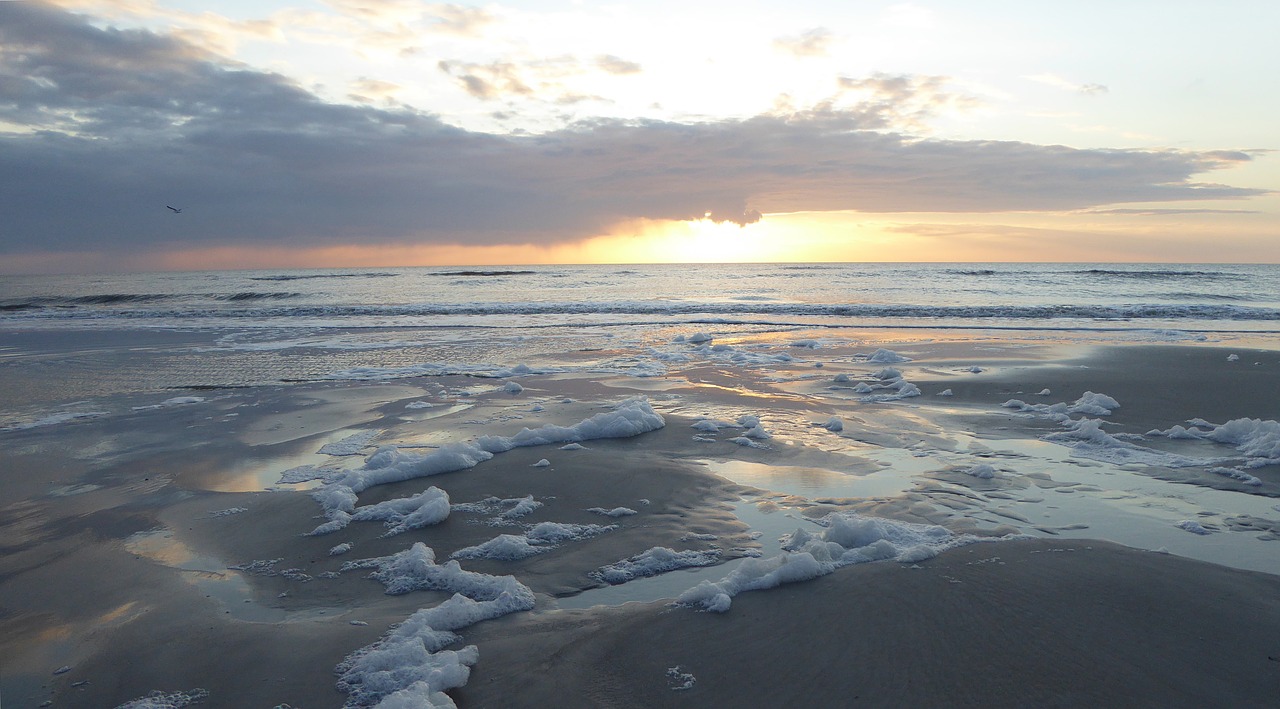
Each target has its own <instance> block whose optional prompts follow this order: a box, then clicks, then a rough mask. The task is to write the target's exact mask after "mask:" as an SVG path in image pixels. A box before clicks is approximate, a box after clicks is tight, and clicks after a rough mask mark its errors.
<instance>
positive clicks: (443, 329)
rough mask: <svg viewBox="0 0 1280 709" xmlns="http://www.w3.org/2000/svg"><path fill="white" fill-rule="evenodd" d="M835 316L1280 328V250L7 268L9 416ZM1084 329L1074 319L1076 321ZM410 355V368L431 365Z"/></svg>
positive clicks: (1103, 333) (938, 324) (1243, 336)
mask: <svg viewBox="0 0 1280 709" xmlns="http://www.w3.org/2000/svg"><path fill="white" fill-rule="evenodd" d="M712 327H714V328H715V329H716V331H717V332H718V333H720V334H721V335H724V334H733V333H735V332H736V333H740V334H743V335H749V334H758V333H767V332H786V331H788V330H800V329H817V330H819V331H821V330H822V329H824V328H841V329H846V330H848V329H855V330H857V329H863V330H868V331H873V332H874V331H877V330H880V331H884V330H896V331H908V332H909V331H912V330H929V331H931V332H935V333H936V332H938V331H946V332H950V333H952V334H953V336H956V337H982V336H984V335H985V336H986V337H992V336H995V337H1007V336H1009V335H1011V334H1016V335H1017V336H1019V337H1022V338H1029V339H1044V340H1061V339H1067V338H1069V339H1072V340H1075V341H1080V340H1085V341H1099V342H1111V341H1119V342H1169V341H1175V342H1176V341H1196V340H1213V341H1248V340H1250V339H1258V338H1263V339H1265V338H1270V337H1274V336H1276V335H1277V334H1280V266H1275V265H1220V264H1213V265H1168V264H1159V265H1133V264H1125V265H1115V264H1106V265H1103V264H751V265H741V264H733V265H728V264H721V265H651V266H611V265H593V266H529V267H488V268H387V269H349V270H344V269H335V270H272V271H217V272H201V273H151V274H118V275H117V274H113V275H97V276H0V422H6V421H9V422H12V421H14V420H22V419H23V418H24V417H26V418H29V417H30V416H32V415H34V413H35V411H34V410H33V409H31V408H30V406H31V405H35V406H36V407H37V408H38V407H41V406H46V407H47V406H49V405H54V404H56V403H58V402H66V401H74V400H77V399H84V398H92V397H95V396H107V395H112V394H120V393H129V392H138V391H162V390H165V389H184V388H185V389H189V388H202V387H232V386H249V385H261V384H273V383H280V382H296V381H315V380H324V379H334V378H341V377H342V376H343V375H342V374H340V373H348V376H350V377H351V378H360V376H361V375H360V372H361V371H362V370H363V371H365V372H367V371H369V369H371V368H373V369H381V370H387V369H391V368H397V367H404V368H411V367H414V366H419V365H422V364H423V363H429V364H432V365H438V366H441V367H449V366H456V367H459V368H465V366H470V365H474V364H481V365H484V364H490V363H512V362H526V361H538V360H539V359H540V358H544V357H545V358H552V357H555V356H557V355H559V354H561V353H563V352H566V351H575V350H576V351H581V352H590V351H598V350H607V349H612V348H615V347H617V346H618V344H619V343H620V342H621V343H627V344H631V345H638V346H644V345H646V344H649V343H653V342H668V341H670V339H671V338H673V337H675V336H678V335H679V334H681V333H684V334H693V333H694V332H697V331H699V330H703V329H707V328H712ZM1064 333H1065V334H1064ZM412 373H413V372H412V370H406V375H409V374H412Z"/></svg>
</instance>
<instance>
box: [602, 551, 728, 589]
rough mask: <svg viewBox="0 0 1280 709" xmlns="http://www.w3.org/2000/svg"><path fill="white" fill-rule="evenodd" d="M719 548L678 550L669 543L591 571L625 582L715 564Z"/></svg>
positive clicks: (605, 579)
mask: <svg viewBox="0 0 1280 709" xmlns="http://www.w3.org/2000/svg"><path fill="white" fill-rule="evenodd" d="M720 557H721V554H720V550H719V549H710V550H707V551H692V550H686V551H676V550H674V549H669V548H667V547H653V548H651V549H649V550H647V551H644V552H641V553H639V554H636V555H635V556H633V557H630V558H627V559H623V560H622V561H618V562H615V563H612V564H609V565H608V566H602V567H600V568H599V569H598V570H596V571H594V572H592V573H591V574H590V575H591V576H592V577H594V578H598V579H600V580H601V581H604V582H606V583H610V584H615V585H616V584H620V583H626V582H628V581H631V580H633V579H637V578H643V577H648V576H657V575H658V574H663V573H666V572H668V571H675V570H676V569H687V568H690V567H695V566H712V565H714V564H718V563H720Z"/></svg>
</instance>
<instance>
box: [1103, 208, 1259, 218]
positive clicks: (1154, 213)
mask: <svg viewBox="0 0 1280 709" xmlns="http://www.w3.org/2000/svg"><path fill="white" fill-rule="evenodd" d="M1082 214H1119V215H1125V216H1138V217H1165V216H1180V215H1183V214H1260V212H1258V210H1256V209H1176V208H1174V209H1088V210H1085V211H1084V212H1082Z"/></svg>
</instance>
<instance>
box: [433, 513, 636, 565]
mask: <svg viewBox="0 0 1280 709" xmlns="http://www.w3.org/2000/svg"><path fill="white" fill-rule="evenodd" d="M617 528H618V527H617V525H608V526H604V525H599V524H565V523H562V522H541V523H538V524H535V525H532V526H531V527H529V529H528V531H526V532H525V533H524V534H500V535H498V536H497V537H494V538H493V539H490V540H489V541H487V542H484V543H483V544H477V545H476V546H470V547H465V548H462V549H459V550H457V551H455V552H453V554H450V557H451V558H454V559H496V560H499V561H518V560H520V559H525V558H528V557H530V556H534V555H536V554H541V553H543V552H547V551H551V550H552V549H555V548H556V547H558V546H560V545H561V544H563V543H564V542H571V541H577V540H579V539H589V538H591V537H596V536H599V535H601V534H604V533H605V532H610V531H613V530H615V529H617Z"/></svg>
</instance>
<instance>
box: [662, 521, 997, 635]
mask: <svg viewBox="0 0 1280 709" xmlns="http://www.w3.org/2000/svg"><path fill="white" fill-rule="evenodd" d="M818 524H820V525H821V526H823V527H824V529H823V530H822V532H821V533H819V534H812V533H810V532H807V531H805V530H803V529H797V530H796V531H795V532H792V533H791V535H790V536H789V537H788V538H787V539H786V540H785V541H784V543H783V547H782V548H783V549H784V550H785V551H784V552H783V553H782V554H779V555H777V556H773V557H769V558H757V559H746V560H745V561H743V562H742V563H741V564H740V565H739V566H738V567H737V568H735V569H734V570H733V571H732V572H730V573H729V575H728V576H725V577H724V578H723V579H720V580H719V581H716V582H714V583H713V582H710V581H703V582H702V583H700V584H698V585H697V586H694V587H693V588H691V589H689V590H687V591H685V592H684V593H682V594H680V597H679V602H680V603H683V604H685V605H691V606H700V607H702V608H703V609H705V610H709V611H715V612H717V613H723V612H725V611H727V610H729V607H730V605H731V604H732V602H733V601H732V599H733V597H734V596H736V595H738V594H739V593H742V592H743V591H755V590H760V589H766V588H773V587H775V586H780V585H782V584H784V583H794V582H796V581H808V580H809V579H813V578H817V577H819V576H825V575H827V574H829V573H831V572H833V571H835V570H836V569H838V568H840V567H842V566H849V565H852V564H861V563H866V562H869V561H886V560H896V561H902V562H907V563H910V562H916V561H923V560H925V559H930V558H933V557H934V556H937V555H938V554H939V553H940V552H942V551H944V550H946V549H950V548H952V547H957V546H961V545H963V544H970V543H973V542H976V541H979V540H980V538H979V537H974V536H971V535H958V534H955V533H953V532H951V531H950V530H948V529H946V528H945V527H940V526H937V525H931V524H914V523H910V522H898V521H895V520H889V519H882V518H879V517H869V516H866V515H861V514H858V513H856V512H834V513H832V514H829V515H827V516H826V517H824V518H822V519H821V520H819V522H818Z"/></svg>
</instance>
